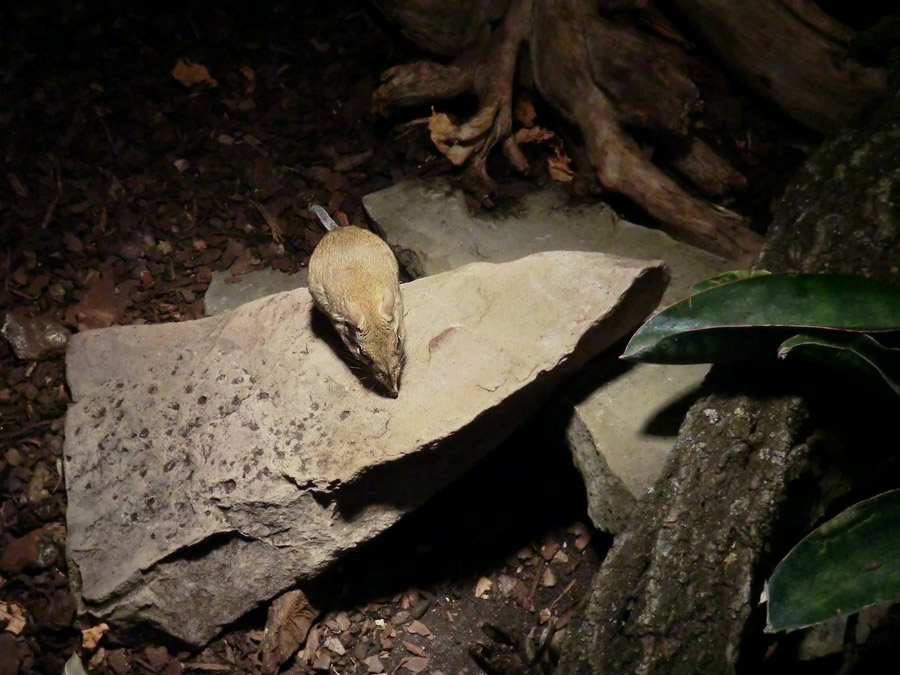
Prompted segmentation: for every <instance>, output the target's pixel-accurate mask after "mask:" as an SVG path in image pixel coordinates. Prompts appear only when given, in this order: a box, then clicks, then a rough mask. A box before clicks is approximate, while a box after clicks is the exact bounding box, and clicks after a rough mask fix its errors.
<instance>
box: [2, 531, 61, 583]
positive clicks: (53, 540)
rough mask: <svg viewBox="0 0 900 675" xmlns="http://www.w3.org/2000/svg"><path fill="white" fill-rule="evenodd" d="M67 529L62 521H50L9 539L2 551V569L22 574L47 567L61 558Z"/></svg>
mask: <svg viewBox="0 0 900 675" xmlns="http://www.w3.org/2000/svg"><path fill="white" fill-rule="evenodd" d="M65 538H66V529H65V527H63V525H62V524H60V523H48V524H47V525H44V526H43V527H40V528H38V529H36V530H32V531H31V532H29V533H28V534H25V535H23V536H22V537H19V538H18V539H12V540H11V541H8V542H7V543H6V545H5V546H4V547H3V551H2V552H0V571H2V572H3V573H4V574H21V573H22V572H24V571H26V570H41V569H47V568H48V567H50V566H51V565H54V564H56V563H57V562H58V561H59V560H60V559H61V552H62V550H63V547H64V546H65Z"/></svg>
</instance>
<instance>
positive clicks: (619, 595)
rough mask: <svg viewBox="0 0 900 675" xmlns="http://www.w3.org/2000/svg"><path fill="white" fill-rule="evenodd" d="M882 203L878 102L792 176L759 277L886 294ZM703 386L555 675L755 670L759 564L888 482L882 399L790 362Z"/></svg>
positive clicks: (762, 645) (897, 246)
mask: <svg viewBox="0 0 900 675" xmlns="http://www.w3.org/2000/svg"><path fill="white" fill-rule="evenodd" d="M897 194H900V103H898V99H897V97H893V98H891V99H889V100H887V101H886V102H885V103H884V104H883V105H882V106H881V107H879V108H878V109H877V110H875V111H874V112H873V113H872V114H871V115H869V116H868V117H867V118H866V119H864V120H861V121H860V122H859V123H858V124H857V125H855V126H854V127H853V129H852V130H851V129H848V130H847V131H846V132H845V133H842V134H840V135H839V136H836V137H834V138H833V139H831V140H830V141H829V142H828V143H826V144H825V145H824V146H823V147H822V148H820V150H819V151H818V152H817V153H816V154H815V155H814V156H813V157H812V158H811V159H810V160H809V162H808V163H807V164H806V166H805V167H804V168H803V169H802V170H801V171H800V172H799V174H798V175H797V177H796V178H795V180H794V182H793V184H792V185H791V186H790V187H789V188H788V190H787V192H786V194H785V197H784V198H783V200H782V201H781V203H780V204H779V207H778V211H777V214H776V218H775V222H774V224H773V227H772V232H771V234H770V236H769V239H768V241H767V243H766V247H765V249H764V250H763V252H762V254H761V257H760V260H759V267H762V268H765V269H769V270H771V271H775V272H781V271H806V272H835V273H847V274H859V275H863V276H869V277H875V278H880V279H882V280H885V281H888V282H891V283H894V284H900V278H898V273H897V267H898V264H900V200H898V199H896V198H892V197H891V195H897ZM711 377H712V383H711V384H712V390H713V392H714V393H712V394H711V395H710V396H708V397H707V398H705V399H703V400H701V401H700V402H699V403H697V404H696V405H695V406H693V407H692V408H691V410H690V411H689V413H688V415H687V418H686V420H685V422H684V425H683V426H682V429H681V431H680V433H679V438H678V441H677V443H676V446H675V448H674V450H673V452H672V455H671V456H670V459H669V462H668V464H667V466H666V469H665V471H664V473H663V475H662V476H661V477H660V479H659V481H658V482H657V484H656V485H655V486H654V489H653V491H652V492H651V493H650V494H648V495H647V496H646V497H645V498H644V499H643V500H641V502H639V504H638V508H637V510H636V513H635V515H634V517H633V520H632V522H631V523H630V525H629V526H628V527H627V529H626V531H625V532H624V533H623V534H622V535H620V536H619V538H618V539H617V540H616V542H615V543H614V546H613V549H612V550H611V551H610V553H609V554H608V556H607V559H606V560H605V561H604V563H603V566H602V568H601V570H600V572H599V573H598V575H597V577H596V579H595V580H594V584H593V590H592V593H591V596H590V598H589V600H588V602H587V604H586V606H585V609H584V612H583V613H582V614H580V615H579V616H578V617H577V618H576V619H575V621H573V623H572V624H571V629H570V631H569V634H568V635H567V638H566V640H565V642H564V646H563V650H562V663H561V664H560V669H559V671H558V672H559V673H563V674H567V675H568V674H572V673H593V674H604V673H638V672H639V673H648V674H649V673H660V674H662V673H665V674H667V675H669V674H673V673H685V674H687V673H734V672H736V671H738V670H739V666H741V668H740V670H742V671H743V672H762V668H763V666H764V657H763V653H764V651H765V649H766V648H767V647H768V648H769V649H773V648H774V649H776V650H777V649H778V648H780V649H782V651H784V650H785V649H786V647H784V646H783V645H782V644H781V642H780V641H779V640H778V639H777V638H769V639H768V640H767V639H766V638H764V636H763V634H762V626H763V623H764V622H763V617H762V610H761V608H759V606H758V605H757V602H758V599H759V596H760V592H761V591H762V588H763V584H764V582H765V580H766V579H767V578H768V577H769V575H770V574H771V572H772V570H773V568H774V565H775V564H776V563H777V562H778V560H779V559H780V558H781V556H783V555H784V554H785V553H786V552H787V550H788V549H789V548H790V547H791V546H792V545H793V544H794V543H796V541H798V540H799V538H800V537H801V536H803V535H805V534H806V533H807V532H808V531H809V529H810V528H811V527H812V525H813V524H814V522H815V521H816V520H818V519H820V518H821V517H822V515H823V514H825V513H826V512H828V511H830V512H831V513H832V515H833V512H834V500H835V499H838V498H841V497H843V500H844V501H843V503H842V505H843V506H846V505H848V503H852V502H853V501H856V500H857V499H860V498H863V497H867V496H871V495H872V494H875V493H877V492H880V491H883V490H885V489H889V488H890V487H896V478H897V475H898V468H897V462H896V459H894V457H895V454H894V453H885V452H883V449H884V448H894V447H898V445H900V430H898V429H897V427H896V425H894V424H892V421H891V420H887V421H886V420H885V419H884V418H883V416H882V415H881V414H879V413H877V412H875V411H878V410H884V409H886V408H888V407H889V406H896V397H895V395H893V394H892V393H889V392H888V391H887V388H885V390H884V392H882V391H881V390H870V389H866V387H865V385H861V384H860V383H858V382H854V381H843V380H840V379H838V377H837V376H836V375H835V374H833V373H828V372H822V370H819V369H817V370H812V371H811V370H807V369H804V368H799V367H797V368H796V370H795V367H794V366H791V365H790V364H786V365H781V366H771V367H769V366H766V367H763V366H759V365H750V366H747V367H746V368H735V367H732V368H729V369H727V370H726V369H725V368H723V367H721V366H716V367H714V368H713V375H712V376H711ZM791 383H794V384H791ZM788 386H789V387H791V388H792V390H793V391H792V394H793V395H786V394H785V388H786V387H788ZM885 398H886V399H887V400H886V401H885ZM845 495H846V496H845Z"/></svg>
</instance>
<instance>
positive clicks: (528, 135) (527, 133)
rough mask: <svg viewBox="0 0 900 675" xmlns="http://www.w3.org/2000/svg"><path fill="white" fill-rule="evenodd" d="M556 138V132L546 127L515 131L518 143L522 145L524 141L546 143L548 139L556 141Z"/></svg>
mask: <svg viewBox="0 0 900 675" xmlns="http://www.w3.org/2000/svg"><path fill="white" fill-rule="evenodd" d="M556 138H557V136H556V134H554V133H553V132H552V131H548V130H547V129H545V128H544V127H531V128H528V129H525V128H521V129H516V133H515V139H516V143H519V144H520V145H521V144H522V143H544V142H547V141H555V140H556Z"/></svg>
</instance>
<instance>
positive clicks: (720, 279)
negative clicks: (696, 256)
mask: <svg viewBox="0 0 900 675" xmlns="http://www.w3.org/2000/svg"><path fill="white" fill-rule="evenodd" d="M765 274H771V272H767V271H766V270H734V271H733V272H723V273H722V274H720V275H719V276H717V277H712V278H711V279H704V280H703V281H698V282H697V283H696V284H694V285H693V286H691V295H694V294H695V293H700V292H702V291H708V290H709V289H710V288H715V287H716V286H721V285H722V284H730V283H732V282H733V281H740V280H741V279H749V278H751V277H761V276H763V275H765Z"/></svg>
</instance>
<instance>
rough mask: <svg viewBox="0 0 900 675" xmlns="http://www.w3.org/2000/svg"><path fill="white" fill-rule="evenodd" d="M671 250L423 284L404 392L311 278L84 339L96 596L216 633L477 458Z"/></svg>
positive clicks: (410, 301)
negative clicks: (358, 367)
mask: <svg viewBox="0 0 900 675" xmlns="http://www.w3.org/2000/svg"><path fill="white" fill-rule="evenodd" d="M666 281H667V273H666V271H665V269H664V267H663V265H662V263H660V262H658V261H656V262H646V263H645V262H636V261H631V260H624V259H620V258H616V257H611V256H606V255H602V254H590V253H577V252H559V253H544V254H538V255H534V256H529V257H527V258H524V259H522V260H518V261H515V262H511V263H508V264H504V265H492V264H484V263H480V264H474V265H469V266H465V267H462V268H460V269H458V270H454V271H452V272H447V273H445V274H439V275H435V276H432V277H428V278H424V279H420V280H417V281H414V282H412V283H410V284H406V285H405V286H404V287H403V293H404V303H405V305H406V308H407V316H406V327H407V365H406V368H405V370H404V374H403V380H402V386H401V391H400V397H399V398H398V399H396V400H393V399H389V398H384V397H382V396H380V395H378V394H377V393H376V392H374V391H372V390H370V389H368V388H367V387H366V386H365V385H364V384H363V383H362V382H361V381H360V380H359V379H358V378H357V377H356V376H355V375H354V373H353V372H352V371H351V369H350V368H349V367H348V365H347V364H346V363H345V362H344V361H343V360H342V359H341V357H340V356H339V355H338V353H337V352H336V350H335V348H334V345H335V344H336V343H337V341H336V339H335V338H334V335H333V333H332V332H331V329H330V326H327V325H324V320H317V319H320V318H321V317H319V316H318V315H317V314H314V313H313V312H312V303H311V299H310V296H309V294H308V292H307V291H306V290H305V289H300V290H296V291H291V292H285V293H280V294H277V295H272V296H269V297H267V298H263V299H261V300H258V301H255V302H251V303H249V304H245V305H242V306H241V307H239V308H237V309H235V310H234V311H231V312H228V313H225V314H222V315H218V316H214V317H209V318H205V319H201V320H198V321H190V322H184V323H177V324H162V325H152V326H125V327H114V328H108V329H102V330H97V331H89V332H86V333H81V334H78V335H76V336H74V337H73V338H72V339H71V341H70V346H69V352H68V355H67V375H68V379H69V385H70V388H71V391H72V396H73V400H74V403H73V405H72V406H71V407H70V409H69V412H68V415H67V418H66V439H65V447H64V461H65V476H66V487H67V491H68V499H69V505H68V511H67V520H68V539H67V552H68V557H69V562H70V569H71V571H72V574H73V579H74V587H75V590H76V594H77V596H78V600H79V606H80V609H81V610H82V611H90V612H91V613H93V614H94V615H96V616H98V617H100V618H102V619H104V620H113V621H120V622H123V623H129V622H137V621H146V622H150V623H152V624H155V625H157V626H158V627H160V628H162V629H163V630H165V631H167V632H169V633H170V634H172V635H174V636H176V637H178V638H180V639H183V640H186V641H188V642H191V643H194V644H200V643H203V642H205V641H207V640H208V639H210V638H212V637H213V636H214V635H215V634H216V633H217V632H218V631H219V630H220V629H221V628H222V627H223V626H224V625H226V624H228V623H229V622H231V621H233V620H235V619H236V618H238V617H239V616H241V615H242V614H243V613H245V612H246V611H248V610H249V609H251V608H253V607H254V606H255V605H256V604H258V603H260V602H262V601H265V600H267V599H269V598H271V597H272V596H275V595H276V594H278V593H280V592H282V591H284V590H285V589H287V588H289V587H291V586H293V585H294V584H295V583H296V582H297V580H302V579H310V578H313V577H314V576H316V575H317V574H319V573H320V572H321V571H322V570H323V569H325V568H326V567H327V566H328V565H329V564H331V563H332V562H334V561H335V560H337V559H338V558H339V557H340V556H341V554H342V553H344V552H346V551H347V550H349V549H352V548H354V547H356V546H358V545H359V544H360V543H362V542H364V541H366V540H368V539H370V538H372V537H373V536H375V535H376V534H378V533H379V532H381V531H383V530H384V529H385V528H387V527H388V526H390V525H391V524H392V523H394V522H395V521H396V520H397V519H398V518H399V517H401V516H402V515H403V514H404V513H406V512H407V511H409V510H410V509H412V508H414V507H415V506H418V505H420V504H421V503H422V502H424V501H425V500H426V499H427V498H428V497H429V496H431V495H432V494H433V493H434V492H436V491H437V490H438V489H440V488H441V487H443V486H444V485H446V484H447V483H448V482H449V481H451V480H452V479H453V478H455V477H457V476H458V475H460V474H461V473H463V472H464V471H465V470H466V469H467V468H468V467H470V466H471V465H472V464H473V463H474V462H475V461H476V460H477V459H479V458H480V457H481V456H482V455H483V454H484V453H485V452H487V451H488V450H489V449H491V448H492V447H493V446H494V445H496V444H497V443H498V442H500V441H501V440H502V439H503V438H505V437H506V436H507V435H508V434H509V433H510V432H511V430H512V429H513V428H514V427H515V426H516V425H517V424H518V423H519V422H521V421H522V420H523V419H525V418H526V417H527V416H528V415H529V414H531V413H532V412H533V411H534V410H535V408H536V407H537V406H538V405H539V404H540V402H541V400H542V399H543V398H544V397H545V396H546V395H547V393H548V392H549V391H550V390H551V388H552V387H553V386H554V385H556V384H558V383H559V382H561V381H562V380H564V379H565V378H566V377H567V376H568V375H569V374H571V373H572V372H574V371H575V370H576V369H578V368H579V367H581V366H582V365H584V364H585V363H586V362H587V361H588V360H589V359H591V358H592V357H594V356H596V355H597V354H598V353H600V352H601V351H603V350H604V349H606V348H607V347H608V346H609V345H611V344H612V343H614V342H615V341H617V340H619V339H620V338H621V337H622V336H623V335H625V334H627V333H628V332H630V331H631V330H633V329H634V328H635V327H636V326H637V325H638V324H639V323H640V322H641V321H642V320H643V319H644V318H645V317H646V315H647V314H648V313H649V312H650V311H651V310H652V308H653V307H655V306H656V304H657V303H658V301H659V297H660V295H661V294H662V292H663V289H664V287H665V285H666Z"/></svg>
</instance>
